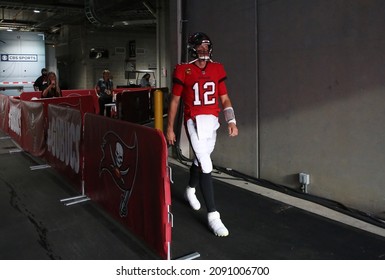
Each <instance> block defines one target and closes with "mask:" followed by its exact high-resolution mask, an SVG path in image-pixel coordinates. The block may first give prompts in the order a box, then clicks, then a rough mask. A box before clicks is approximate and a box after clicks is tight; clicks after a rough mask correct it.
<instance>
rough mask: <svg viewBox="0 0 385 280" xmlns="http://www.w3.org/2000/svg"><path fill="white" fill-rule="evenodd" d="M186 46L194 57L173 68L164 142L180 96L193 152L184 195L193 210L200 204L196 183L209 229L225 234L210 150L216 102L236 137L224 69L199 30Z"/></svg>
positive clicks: (172, 137) (172, 136)
mask: <svg viewBox="0 0 385 280" xmlns="http://www.w3.org/2000/svg"><path fill="white" fill-rule="evenodd" d="M188 49H189V54H190V56H191V57H192V58H193V59H194V60H193V61H191V62H189V63H186V64H179V65H177V66H176V67H175V70H174V76H173V88H172V97H171V101H170V108H169V112H168V126H167V134H166V138H167V142H168V144H170V145H174V143H175V141H176V136H175V133H174V122H175V117H176V113H177V110H178V106H179V102H180V98H181V97H182V99H183V104H184V122H185V127H186V134H187V136H188V138H189V141H190V145H191V147H192V149H193V151H194V154H195V158H194V162H193V164H192V165H191V168H190V179H189V185H188V186H187V188H186V190H185V198H186V200H187V201H188V202H189V204H190V206H191V207H192V208H193V209H194V210H199V209H200V207H201V204H200V202H199V200H198V199H197V197H196V195H195V191H196V189H195V188H196V187H197V186H198V185H199V186H200V189H201V191H202V195H203V198H204V201H205V204H206V208H207V212H208V215H207V218H208V225H209V227H210V229H211V230H212V231H213V232H214V234H215V235H217V236H227V235H229V231H228V229H227V228H226V227H225V225H224V224H223V223H222V220H221V218H220V214H219V212H218V211H217V209H216V206H215V201H214V188H213V181H212V176H211V171H212V169H213V164H212V161H211V153H212V152H213V150H214V147H215V141H216V136H217V133H216V130H217V129H218V128H219V122H218V115H219V112H220V107H219V104H221V105H222V108H223V112H224V117H225V120H226V122H227V127H228V133H229V136H237V135H238V128H237V126H236V121H235V115H234V110H233V108H232V105H231V101H230V98H229V96H228V93H227V88H226V84H225V82H224V81H225V79H226V72H225V70H224V67H223V65H222V64H221V63H218V62H213V61H212V60H211V52H212V43H211V41H210V39H209V37H208V36H207V35H206V34H204V33H201V32H197V33H194V34H193V35H191V36H190V37H189V40H188Z"/></svg>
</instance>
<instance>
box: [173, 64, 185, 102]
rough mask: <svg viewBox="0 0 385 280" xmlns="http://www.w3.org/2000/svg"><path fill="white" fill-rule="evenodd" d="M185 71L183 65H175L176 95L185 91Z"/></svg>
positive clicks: (174, 91) (174, 89) (174, 88)
mask: <svg viewBox="0 0 385 280" xmlns="http://www.w3.org/2000/svg"><path fill="white" fill-rule="evenodd" d="M184 78H185V73H184V71H183V67H182V66H181V65H177V66H175V69H174V73H173V78H172V81H173V86H172V94H174V95H176V96H181V95H182V92H183V83H184Z"/></svg>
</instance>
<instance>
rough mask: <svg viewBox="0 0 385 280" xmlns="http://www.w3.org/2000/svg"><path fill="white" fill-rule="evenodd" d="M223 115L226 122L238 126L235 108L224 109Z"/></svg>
mask: <svg viewBox="0 0 385 280" xmlns="http://www.w3.org/2000/svg"><path fill="white" fill-rule="evenodd" d="M223 114H224V115H225V120H226V122H227V123H230V122H232V123H235V124H237V122H236V121H235V114H234V109H233V107H227V108H225V109H223Z"/></svg>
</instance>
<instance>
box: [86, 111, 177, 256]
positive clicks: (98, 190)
mask: <svg viewBox="0 0 385 280" xmlns="http://www.w3.org/2000/svg"><path fill="white" fill-rule="evenodd" d="M84 157H85V162H84V165H85V167H84V180H85V189H86V194H87V195H88V196H89V197H90V198H91V199H92V200H94V201H96V202H97V203H99V204H100V205H102V206H103V207H104V209H106V211H107V212H109V213H110V214H111V215H112V216H113V217H115V218H116V219H117V220H118V221H119V222H121V223H122V224H124V225H125V226H127V227H128V228H129V229H130V230H131V231H132V232H133V233H134V234H136V235H137V236H138V237H140V238H142V239H143V240H144V241H145V242H146V243H147V244H148V246H149V247H150V248H152V249H153V250H154V251H155V252H157V253H158V254H159V255H160V256H161V257H162V258H164V259H168V258H169V257H170V256H169V248H170V242H171V225H170V223H169V221H168V209H169V206H170V205H171V194H170V183H169V178H168V174H167V145H166V141H165V139H164V136H163V134H162V132H160V131H158V130H155V129H152V128H148V127H144V126H140V125H136V124H132V123H129V122H125V121H120V120H115V119H111V118H105V117H102V116H98V115H92V114H86V115H85V126H84Z"/></svg>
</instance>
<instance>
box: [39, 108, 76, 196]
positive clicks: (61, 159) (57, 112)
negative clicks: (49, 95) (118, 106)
mask: <svg viewBox="0 0 385 280" xmlns="http://www.w3.org/2000/svg"><path fill="white" fill-rule="evenodd" d="M45 159H46V161H47V162H48V163H49V164H50V165H51V166H53V167H54V168H55V169H56V170H57V171H59V173H61V174H63V175H64V176H65V177H66V178H68V179H69V180H70V181H72V182H73V183H75V184H76V185H77V187H78V188H79V190H80V188H81V182H82V166H83V153H82V118H81V113H80V111H79V110H76V109H71V108H67V107H63V106H57V105H49V106H48V128H47V150H46V154H45Z"/></svg>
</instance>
